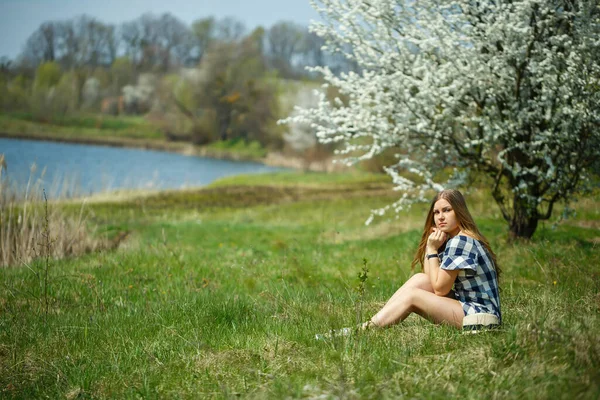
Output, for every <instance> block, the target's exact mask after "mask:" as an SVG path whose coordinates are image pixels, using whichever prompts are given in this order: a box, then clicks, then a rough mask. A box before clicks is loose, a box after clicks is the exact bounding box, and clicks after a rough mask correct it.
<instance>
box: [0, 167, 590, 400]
mask: <svg viewBox="0 0 600 400" xmlns="http://www.w3.org/2000/svg"><path fill="white" fill-rule="evenodd" d="M397 195H398V194H397V193H396V192H393V191H392V190H391V188H390V186H389V184H388V183H387V182H386V180H385V179H383V178H381V177H379V176H375V175H364V174H360V175H349V174H347V175H321V174H299V173H282V174H275V175H265V176H253V177H246V178H239V177H238V178H230V179H227V180H223V181H220V182H217V183H215V184H213V185H211V186H210V187H208V188H205V189H202V190H186V191H181V192H163V193H159V194H150V195H137V196H135V195H128V196H124V197H122V198H120V199H118V200H111V199H110V198H105V199H103V200H102V201H96V202H93V201H92V202H89V203H88V206H87V207H88V212H89V213H90V217H89V219H88V220H89V221H91V222H93V223H94V224H96V225H98V226H99V230H100V231H101V232H104V233H105V234H107V235H108V236H110V237H114V236H117V235H119V234H122V233H123V232H126V233H127V239H126V240H125V241H124V242H122V243H121V245H120V247H119V249H118V250H115V251H106V252H101V253H91V254H87V255H84V256H81V257H77V258H72V259H66V260H60V261H50V262H49V263H48V264H46V263H45V261H44V259H41V260H39V261H37V262H34V263H32V264H30V265H26V266H15V267H11V268H6V269H3V270H0V397H5V398H67V399H75V398H233V397H243V398H312V399H329V398H343V399H346V398H399V397H405V398H448V397H450V398H458V397H460V398H463V399H481V398H499V399H500V398H501V399H505V398H509V399H511V398H512V399H517V398H518V399H521V398H564V399H573V398H585V399H597V398H598V397H599V396H600V268H599V267H598V265H600V256H599V255H598V253H599V252H598V246H599V245H598V243H600V232H599V230H598V228H599V227H600V202H599V201H598V200H600V198H599V196H598V194H596V195H595V196H592V197H588V198H585V199H582V200H581V201H579V202H578V203H577V204H576V209H577V211H578V213H577V216H576V217H575V218H573V219H571V220H567V221H564V222H561V223H560V224H558V226H557V227H556V228H553V227H552V224H551V223H546V224H544V225H542V226H540V228H539V229H538V232H537V233H536V236H535V237H534V239H533V240H532V241H530V242H518V243H510V242H508V241H507V240H506V236H507V235H506V226H505V224H504V222H503V221H502V220H501V218H500V216H499V212H498V210H497V209H496V207H495V205H493V203H492V201H491V200H490V198H489V197H488V196H487V195H486V193H485V192H483V191H474V192H472V193H469V194H468V195H467V200H468V201H469V202H470V203H471V210H472V212H473V214H474V215H475V217H476V220H477V222H478V224H479V225H480V227H481V229H482V231H483V232H484V234H485V235H486V236H488V238H489V239H490V241H491V243H492V246H493V248H494V249H495V250H496V252H497V254H498V258H499V261H500V263H501V265H502V267H503V270H504V275H503V279H502V282H501V287H502V289H501V290H502V291H501V300H502V307H503V315H504V322H505V324H504V326H503V329H502V330H501V331H498V332H493V333H492V332H489V333H485V334H482V335H468V336H467V335H462V334H461V332H459V331H456V330H453V329H451V328H448V327H444V326H435V325H432V324H430V323H428V322H426V321H424V320H422V319H420V318H418V317H415V316H411V317H409V318H408V319H407V320H406V321H405V322H404V323H402V324H400V325H398V326H395V327H392V328H389V329H384V330H372V331H367V332H364V333H360V334H357V335H354V336H351V337H349V338H335V339H334V340H331V341H326V342H317V341H315V340H314V334H315V333H318V332H325V331H327V330H328V329H330V328H336V327H342V326H351V325H353V324H355V323H356V322H358V321H362V320H364V319H366V318H367V317H368V316H370V315H371V314H372V313H374V312H375V311H376V310H377V309H378V307H380V306H381V305H382V303H383V302H384V301H385V300H386V299H387V298H388V297H389V296H390V295H391V294H392V293H393V292H394V291H395V290H396V289H397V287H398V286H400V285H401V284H402V283H403V282H404V281H405V280H406V279H408V277H409V276H410V275H411V271H410V267H409V265H410V261H411V259H412V255H413V253H414V251H415V248H416V244H417V240H418V238H419V236H420V232H419V230H420V229H422V223H423V218H424V215H425V210H426V206H423V205H422V206H415V207H413V209H412V210H411V211H409V212H408V213H405V214H401V215H400V216H399V218H398V219H395V220H391V221H388V220H384V219H378V220H376V221H375V222H374V223H373V224H371V225H369V226H365V225H364V221H365V220H366V219H367V217H368V215H369V210H370V209H372V208H377V207H380V206H382V205H385V204H388V203H389V202H391V201H392V200H393V199H395V198H396V197H397ZM53 206H57V205H53ZM61 207H65V208H66V209H67V211H68V210H69V209H70V208H72V209H73V212H76V211H75V210H78V209H79V206H77V205H75V204H66V205H61ZM559 211H560V210H559ZM365 260H366V261H365ZM365 263H366V267H367V268H368V274H367V276H368V277H367V279H366V281H365V283H364V289H365V291H364V294H363V295H361V294H360V293H359V291H358V290H357V288H358V286H359V279H358V277H357V275H358V274H359V272H361V271H362V269H363V267H364V266H365ZM47 269H48V271H49V275H48V279H46V278H45V271H46V270H47ZM45 290H46V291H45Z"/></svg>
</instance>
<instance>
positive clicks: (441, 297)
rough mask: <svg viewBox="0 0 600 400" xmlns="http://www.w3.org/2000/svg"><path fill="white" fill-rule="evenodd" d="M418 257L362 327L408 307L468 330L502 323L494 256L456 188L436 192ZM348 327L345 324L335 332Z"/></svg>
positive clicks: (397, 317)
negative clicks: (414, 270) (412, 272)
mask: <svg viewBox="0 0 600 400" xmlns="http://www.w3.org/2000/svg"><path fill="white" fill-rule="evenodd" d="M419 263H420V264H421V266H422V272H421V273H417V274H415V275H413V276H412V277H411V278H410V279H409V280H408V281H407V282H406V283H405V284H404V285H402V287H400V289H398V290H397V291H396V293H394V295H393V296H392V297H391V298H390V299H389V300H388V302H387V303H386V304H385V306H383V308H382V309H381V310H380V311H379V312H378V313H377V314H375V315H374V316H373V317H372V318H371V319H370V320H369V321H367V322H365V323H364V324H362V325H361V326H360V327H361V328H363V329H365V328H369V327H386V326H390V325H393V324H396V323H399V322H401V321H403V320H404V319H405V318H406V317H408V316H409V315H410V314H411V313H417V314H419V315H420V316H422V317H424V318H427V319H429V320H431V321H433V322H435V323H438V324H448V325H451V326H454V327H456V328H462V329H465V330H469V331H476V330H477V329H479V328H481V327H488V328H492V327H497V326H499V325H500V323H501V320H502V314H501V312H500V297H499V293H498V276H499V273H500V270H499V268H498V266H497V263H496V256H495V254H494V252H493V251H492V249H491V248H490V245H489V243H488V241H487V240H486V238H485V237H484V236H483V235H482V234H481V232H480V231H479V229H478V228H477V225H475V221H473V217H472V216H471V213H470V212H469V210H468V208H467V204H466V202H465V199H464V197H463V195H462V194H461V193H460V192H459V191H458V190H444V191H442V192H439V193H438V194H437V195H436V196H435V198H434V199H433V201H432V202H431V207H430V209H429V213H428V214H427V219H426V220H425V228H424V229H423V235H422V237H421V242H420V244H419V248H418V250H417V253H416V255H415V258H414V260H413V263H412V265H413V267H414V266H415V265H417V264H419ZM350 332H352V329H350V328H344V329H342V330H340V331H336V332H333V334H334V335H335V334H338V335H346V334H349V333H350ZM325 336H331V335H325ZM322 337H323V335H317V338H318V339H320V338H322Z"/></svg>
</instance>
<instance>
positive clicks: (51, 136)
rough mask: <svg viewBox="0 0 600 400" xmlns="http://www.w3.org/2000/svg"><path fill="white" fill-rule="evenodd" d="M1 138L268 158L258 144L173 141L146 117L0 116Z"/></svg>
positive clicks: (215, 155)
mask: <svg viewBox="0 0 600 400" xmlns="http://www.w3.org/2000/svg"><path fill="white" fill-rule="evenodd" d="M0 137H8V138H23V139H34V140H53V141H63V142H73V143H84V144H100V145H110V146H122V147H139V148H149V149H156V150H165V151H173V152H179V153H185V154H196V155H203V156H210V157H215V158H226V159H236V160H241V159H243V160H261V159H262V158H264V157H265V155H266V149H264V148H263V147H261V146H260V144H259V143H258V142H253V143H249V144H246V143H244V142H243V141H227V142H215V143H211V144H210V145H206V146H195V145H193V144H192V143H188V142H172V141H169V140H167V139H166V137H165V135H164V134H163V133H162V132H161V130H160V129H158V128H157V127H156V126H154V125H153V124H151V123H150V122H148V121H147V120H145V119H144V117H134V116H118V117H113V116H108V115H102V114H97V115H95V114H90V115H81V116H73V117H64V118H62V119H57V120H54V121H49V122H46V123H41V122H39V121H36V120H35V119H33V117H32V116H31V115H29V114H10V115H9V114H0Z"/></svg>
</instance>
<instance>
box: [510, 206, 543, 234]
mask: <svg viewBox="0 0 600 400" xmlns="http://www.w3.org/2000/svg"><path fill="white" fill-rule="evenodd" d="M538 220H539V217H538V214H537V209H536V208H533V209H531V208H530V207H528V204H527V202H526V201H524V200H522V199H519V198H517V196H515V199H514V203H513V215H512V219H511V220H510V237H511V239H516V238H522V239H530V238H531V237H532V236H533V234H534V232H535V230H536V228H537V225H538Z"/></svg>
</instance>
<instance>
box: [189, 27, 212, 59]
mask: <svg viewBox="0 0 600 400" xmlns="http://www.w3.org/2000/svg"><path fill="white" fill-rule="evenodd" d="M215 31H216V22H215V19H214V18H213V17H209V18H203V19H199V20H196V21H194V22H193V23H192V37H193V43H194V47H193V49H192V52H191V57H192V60H193V62H194V63H195V64H198V63H200V62H201V61H202V58H203V57H204V54H206V51H207V50H208V48H209V47H210V46H211V45H212V43H213V42H214V40H215V34H216V32H215Z"/></svg>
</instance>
